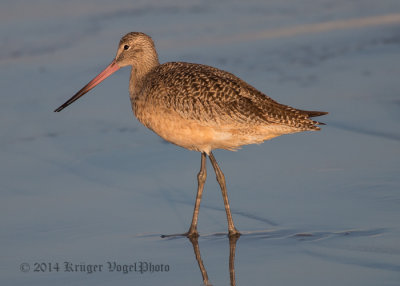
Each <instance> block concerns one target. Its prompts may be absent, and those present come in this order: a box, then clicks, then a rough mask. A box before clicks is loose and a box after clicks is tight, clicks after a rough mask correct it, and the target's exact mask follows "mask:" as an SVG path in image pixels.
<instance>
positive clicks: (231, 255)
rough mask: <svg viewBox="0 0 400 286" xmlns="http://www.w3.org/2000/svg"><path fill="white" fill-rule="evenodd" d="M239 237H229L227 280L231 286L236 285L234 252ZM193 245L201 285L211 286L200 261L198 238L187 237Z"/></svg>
mask: <svg viewBox="0 0 400 286" xmlns="http://www.w3.org/2000/svg"><path fill="white" fill-rule="evenodd" d="M239 237H240V236H229V278H230V281H231V286H234V285H236V280H235V252H236V242H237V241H238V239H239ZM188 238H189V240H190V242H191V243H192V245H193V251H194V255H195V256H196V260H197V263H198V264H199V268H200V272H201V275H202V276H203V284H204V285H206V286H211V284H210V282H209V280H208V275H207V270H206V268H205V267H204V264H203V260H202V259H201V254H200V247H199V240H198V237H188Z"/></svg>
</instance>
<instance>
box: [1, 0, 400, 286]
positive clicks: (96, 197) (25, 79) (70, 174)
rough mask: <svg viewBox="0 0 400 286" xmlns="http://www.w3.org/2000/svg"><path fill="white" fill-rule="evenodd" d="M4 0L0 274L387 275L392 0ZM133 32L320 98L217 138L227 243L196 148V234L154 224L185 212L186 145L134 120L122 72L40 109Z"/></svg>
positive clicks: (399, 181) (174, 220)
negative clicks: (252, 129) (201, 186)
mask: <svg viewBox="0 0 400 286" xmlns="http://www.w3.org/2000/svg"><path fill="white" fill-rule="evenodd" d="M0 3H1V9H0V23H1V25H0V36H1V39H2V40H1V43H0V47H1V52H0V65H1V69H0V73H1V76H0V82H1V91H2V96H1V97H0V110H1V111H0V128H1V134H2V136H1V140H0V158H1V162H2V164H1V166H0V168H1V172H0V196H1V197H0V210H1V216H0V217H1V219H0V229H1V231H0V245H1V256H0V257H1V259H0V277H1V278H0V281H1V284H2V285H27V284H28V283H29V285H55V284H56V285H83V284H84V285H110V284H113V285H126V284H131V285H132V284H134V285H202V283H203V280H204V281H207V279H208V281H209V283H210V284H212V285H230V284H231V283H232V284H233V283H234V282H236V284H237V285H293V284H296V285H363V286H364V285H399V283H400V244H399V241H400V223H399V221H400V193H399V191H400V176H399V174H400V130H399V120H400V116H399V114H400V112H399V111H400V96H399V94H400V85H399V80H398V79H399V76H400V32H399V31H400V16H399V15H400V4H399V2H398V1H390V0H385V1H378V2H377V1H369V0H364V1H353V2H349V1H328V0H324V1H315V0H309V1H308V0H301V1H295V2H293V1H268V3H266V2H265V1H257V0H254V1H246V2H243V1H230V2H227V1H223V2H220V3H215V2H212V1H180V0H172V1H165V2H163V4H159V3H158V2H157V1H123V0H117V1H113V2H112V3H111V2H109V1H94V0H93V1H91V0H87V1H86V0H85V1H82V0H80V1H61V0H58V1H47V0H43V1H23V0H21V1H1V2H0ZM327 23H328V24H327ZM130 31H142V32H146V33H148V34H150V35H151V36H152V37H153V38H154V40H155V43H156V46H157V48H158V51H159V56H160V60H161V61H162V62H165V61H189V62H198V63H203V64H209V65H213V66H217V67H219V68H222V69H225V70H229V71H231V72H233V73H234V74H236V75H238V76H240V77H241V78H243V79H244V80H246V81H247V82H249V83H250V84H252V85H254V86H255V87H257V88H258V89H260V90H262V91H263V92H265V93H267V94H268V95H269V96H271V97H272V98H274V99H276V100H278V101H279V102H282V103H284V104H289V105H292V106H294V107H298V108H303V109H311V110H312V109H316V110H324V111H329V112H330V114H329V115H328V116H325V117H324V118H323V119H322V118H321V121H323V122H325V123H326V124H327V125H326V126H323V128H322V129H323V130H322V131H321V132H308V133H303V134H294V135H287V136H282V137H280V138H276V139H273V140H271V141H269V142H266V143H264V144H262V145H259V146H247V147H245V148H243V149H242V150H241V151H239V152H228V151H215V156H216V158H217V160H218V162H220V165H221V168H222V170H223V171H224V173H225V175H226V178H227V186H228V194H229V198H230V203H231V208H232V211H233V216H234V220H235V224H236V226H237V228H238V229H239V230H241V231H242V232H243V235H242V236H241V237H240V238H239V239H238V240H237V241H229V239H228V238H227V236H226V231H227V224H226V221H225V213H224V209H223V202H222V197H221V194H220V191H219V188H218V185H217V183H216V181H215V178H214V175H213V173H212V168H211V165H210V164H209V165H208V171H209V172H208V180H207V183H206V186H205V191H204V196H203V202H202V205H201V210H200V217H199V225H198V228H199V232H200V235H201V236H200V238H199V239H198V241H190V240H188V239H187V238H184V237H178V238H169V239H163V238H161V237H160V235H162V234H171V233H177V232H183V231H186V230H187V228H188V227H189V224H190V220H191V215H192V209H193V203H194V199H195V191H196V174H197V172H198V169H199V167H200V154H198V153H195V152H189V151H186V150H184V149H181V148H178V147H176V146H173V145H171V144H166V143H165V142H163V141H162V140H161V139H160V138H159V137H157V136H156V135H154V134H153V133H152V132H151V131H149V130H147V129H146V128H144V127H143V126H141V125H140V124H139V123H138V121H137V120H136V119H135V118H134V116H133V115H132V111H131V107H130V102H129V97H128V77H129V70H127V69H124V70H121V71H120V72H118V73H117V74H116V75H114V76H112V77H111V78H110V79H108V80H107V81H105V82H104V83H103V84H101V86H99V87H97V88H96V89H95V90H93V91H92V92H91V93H90V94H88V95H87V96H85V97H84V98H82V99H80V100H79V101H78V102H77V103H75V104H73V105H72V106H71V107H69V108H68V109H66V110H65V111H63V112H62V113H60V114H55V113H53V112H52V111H53V110H54V109H55V108H56V107H57V106H59V105H60V104H61V103H63V102H64V101H65V100H66V99H68V98H69V97H70V96H71V95H72V94H73V93H75V92H76V91H77V90H78V89H79V88H81V87H82V86H83V85H84V84H85V83H87V82H88V81H89V80H90V79H91V78H92V77H93V76H94V75H96V74H97V73H98V72H99V71H100V70H102V69H103V68H104V67H105V66H107V65H108V63H109V62H110V61H111V60H112V58H113V57H114V54H115V51H116V47H117V43H118V41H119V38H120V37H121V36H122V35H123V34H125V33H127V32H130ZM35 263H38V264H35ZM96 265H97V268H96ZM100 265H102V266H100ZM57 266H58V269H57ZM146 267H147V268H146ZM100 268H101V270H100ZM71 269H72V270H74V271H72V270H71Z"/></svg>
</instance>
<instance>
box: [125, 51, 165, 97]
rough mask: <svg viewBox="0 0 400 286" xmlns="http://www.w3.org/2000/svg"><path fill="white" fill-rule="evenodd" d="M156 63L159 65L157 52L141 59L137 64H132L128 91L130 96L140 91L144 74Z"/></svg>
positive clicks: (144, 77) (144, 80)
mask: <svg viewBox="0 0 400 286" xmlns="http://www.w3.org/2000/svg"><path fill="white" fill-rule="evenodd" d="M158 65H160V63H159V61H158V56H157V53H155V54H154V55H152V56H149V57H147V58H145V59H142V61H141V62H140V63H138V64H137V65H132V69H131V76H130V81H129V93H130V95H131V97H134V96H137V95H138V94H139V93H140V91H141V89H142V88H143V85H144V83H145V82H146V76H147V75H148V74H149V72H150V71H151V70H153V69H154V68H155V67H156V66H158Z"/></svg>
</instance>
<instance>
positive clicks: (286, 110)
mask: <svg viewBox="0 0 400 286" xmlns="http://www.w3.org/2000/svg"><path fill="white" fill-rule="evenodd" d="M124 66H131V67H132V70H131V76H130V85H129V92H130V98H131V103H132V109H133V112H134V113H135V115H136V117H137V118H138V119H139V121H140V122H141V123H143V124H144V125H145V126H147V127H148V128H150V129H151V130H153V131H154V132H155V133H156V134H158V135H159V136H161V137H162V138H164V139H165V140H167V141H169V142H171V143H174V144H176V145H178V146H181V147H184V148H186V149H189V150H195V151H199V152H201V153H202V160H201V169H200V172H199V174H198V192H197V198H196V205H195V209H194V213H193V218H192V224H191V227H190V229H189V231H188V232H187V233H185V235H187V236H196V235H198V233H197V217H198V212H199V207H200V200H201V196H202V191H203V186H204V182H205V179H206V167H205V159H206V156H207V155H208V156H209V157H210V160H211V163H212V165H213V167H214V170H215V172H216V175H217V180H218V182H219V184H220V186H221V190H222V194H223V198H224V204H225V209H226V214H227V219H228V228H229V235H238V234H239V232H238V231H237V230H236V228H235V227H234V225H233V220H232V216H231V212H230V207H229V202H228V197H227V193H226V186H225V177H224V175H223V173H222V171H221V170H220V168H219V166H218V164H217V162H216V160H215V158H214V156H213V154H212V150H213V149H227V150H235V149H237V148H239V147H240V146H243V145H246V144H254V143H262V142H263V141H265V140H268V139H271V138H274V137H277V136H280V135H283V134H289V133H295V132H301V131H315V130H319V129H320V128H319V127H318V126H317V125H319V124H323V123H320V122H318V121H314V120H312V119H311V118H312V117H316V116H320V115H324V114H327V112H321V111H305V110H300V109H296V108H293V107H290V106H287V105H283V104H280V103H278V102H276V101H274V100H273V99H271V98H270V97H268V96H266V95H265V94H263V93H262V92H260V91H258V90H257V89H255V88H254V87H252V86H251V85H249V84H247V83H246V82H244V81H243V80H241V79H240V78H238V77H236V76H235V75H233V74H231V73H229V72H226V71H223V70H220V69H217V68H214V67H210V66H206V65H201V64H193V63H185V62H169V63H165V64H161V65H160V63H159V61H158V55H157V52H156V49H155V46H154V43H153V40H152V39H151V38H150V37H149V36H148V35H146V34H143V33H138V32H132V33H129V34H127V35H125V36H124V37H122V39H121V41H120V44H119V47H118V51H117V55H116V57H115V59H114V60H113V62H112V63H111V64H110V65H109V66H108V67H107V68H106V69H105V70H104V71H103V72H102V73H100V74H99V75H98V76H97V77H96V78H94V79H93V80H92V81H91V82H89V83H88V84H87V85H86V86H85V87H83V88H82V89H81V90H80V91H79V92H78V93H77V94H75V95H74V96H73V97H72V98H71V99H69V100H68V101H67V102H65V103H64V104H63V105H61V106H60V107H59V108H58V109H56V111H61V110H62V109H63V108H65V107H66V106H68V105H69V104H71V103H72V102H74V101H75V100H77V99H78V98H79V97H81V96H82V95H84V94H85V93H86V92H88V91H89V90H90V89H92V88H93V87H94V86H96V85H97V84H98V83H100V82H101V81H102V80H104V79H105V78H106V77H108V76H109V75H110V74H112V73H114V72H115V71H116V70H118V69H119V68H120V67H124Z"/></svg>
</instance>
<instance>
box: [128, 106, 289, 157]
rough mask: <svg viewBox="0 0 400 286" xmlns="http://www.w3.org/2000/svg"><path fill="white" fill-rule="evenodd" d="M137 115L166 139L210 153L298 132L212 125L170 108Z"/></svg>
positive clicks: (272, 127) (184, 146)
mask: <svg viewBox="0 0 400 286" xmlns="http://www.w3.org/2000/svg"><path fill="white" fill-rule="evenodd" d="M135 115H136V117H137V118H138V119H139V121H140V122H141V123H142V124H144V125H145V126H146V127H148V128H150V129H151V130H153V131H154V132H155V133H156V134H158V135H159V136H160V137H162V138H163V139H164V140H166V141H168V142H171V143H173V144H175V145H178V146H181V147H183V148H186V149H189V150H195V151H200V152H206V153H207V154H209V153H210V152H211V150H213V149H227V150H235V149H237V148H239V147H240V146H242V145H247V144H254V143H257V144H259V143H262V142H264V141H265V140H269V139H271V138H274V137H277V136H279V135H282V134H287V133H293V132H297V131H296V130H292V129H290V130H289V129H287V128H283V127H282V126H277V125H275V126H274V125H268V126H251V125H249V126H247V125H243V124H241V125H237V124H235V123H232V124H229V123H226V124H221V125H222V126H220V125H215V124H209V123H204V124H202V123H201V122H199V121H197V120H188V119H184V118H182V117H181V116H180V115H179V114H177V113H176V112H173V111H170V110H165V109H164V110H163V111H160V110H141V111H140V112H137V111H136V112H135Z"/></svg>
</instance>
